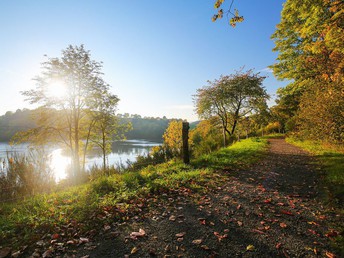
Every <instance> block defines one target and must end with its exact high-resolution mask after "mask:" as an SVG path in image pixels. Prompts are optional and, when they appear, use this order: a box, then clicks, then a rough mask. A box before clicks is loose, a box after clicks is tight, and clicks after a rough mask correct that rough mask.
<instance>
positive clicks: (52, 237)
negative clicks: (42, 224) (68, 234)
mask: <svg viewBox="0 0 344 258" xmlns="http://www.w3.org/2000/svg"><path fill="white" fill-rule="evenodd" d="M59 237H60V235H59V234H53V235H52V236H51V239H58V238H59Z"/></svg>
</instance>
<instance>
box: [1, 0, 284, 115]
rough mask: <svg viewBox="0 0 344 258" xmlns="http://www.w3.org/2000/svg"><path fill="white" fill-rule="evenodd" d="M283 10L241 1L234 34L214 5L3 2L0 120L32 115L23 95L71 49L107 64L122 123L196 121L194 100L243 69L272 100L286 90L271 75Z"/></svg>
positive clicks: (184, 0) (115, 0) (275, 3)
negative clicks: (12, 114)
mask: <svg viewBox="0 0 344 258" xmlns="http://www.w3.org/2000/svg"><path fill="white" fill-rule="evenodd" d="M283 2H285V1H282V0H263V1H258V0H235V2H234V6H235V7H236V8H237V9H239V12H240V14H241V15H244V17H245V21H244V22H243V23H241V24H238V25H237V27H236V28H232V27H230V26H229V25H227V21H226V19H222V20H219V21H217V22H215V23H213V22H211V17H212V15H213V14H214V13H215V9H214V8H213V3H214V1H213V0H173V1H161V0H131V1H126V0H121V1H120V0H102V1H99V0H49V1H48V0H34V1H32V0H21V1H19V0H1V1H0V28H1V34H2V37H1V38H2V39H1V41H0V56H1V59H0V87H1V95H0V101H1V106H0V115H2V114H4V113H5V112H6V111H9V110H11V111H15V110H16V109H18V108H24V107H26V108H34V107H33V106H30V105H29V104H28V103H27V102H24V97H23V96H22V95H21V94H20V91H23V90H28V89H31V88H34V82H33V81H32V78H33V77H35V76H36V75H38V74H39V73H40V63H42V62H43V61H45V60H46V59H45V58H44V55H45V54H46V55H48V56H49V57H59V56H60V54H61V50H62V49H64V48H66V47H67V46H68V45H69V44H72V45H80V44H84V45H85V47H86V49H88V50H90V51H91V56H92V58H93V59H94V60H96V61H102V62H103V72H104V73H105V75H104V78H105V81H106V82H107V83H109V84H110V85H111V89H112V92H113V93H114V94H116V95H118V97H119V98H120V103H119V112H121V113H131V114H140V115H142V116H154V117H156V116H160V117H162V116H164V115H165V116H167V117H168V118H183V119H188V120H189V121H194V120H197V116H196V115H195V114H194V108H193V101H192V95H193V94H195V93H196V90H197V89H198V88H201V87H202V86H204V85H206V84H207V80H214V79H216V78H218V77H219V76H220V75H221V74H230V73H233V72H234V71H235V70H239V69H240V67H243V66H245V68H246V69H251V68H253V69H255V71H256V72H258V71H261V72H262V74H263V75H267V76H269V77H268V78H267V79H266V80H265V82H264V86H265V87H266V88H267V90H268V92H269V93H270V94H274V93H275V92H276V89H277V88H279V87H282V86H284V85H286V83H285V82H280V81H277V80H276V79H275V78H274V76H273V74H272V73H271V72H270V71H268V69H267V67H268V66H269V65H271V64H273V63H274V62H275V58H276V56H277V53H273V52H272V48H273V47H274V44H273V42H272V41H271V39H270V36H271V34H272V33H273V32H274V30H275V26H276V24H277V23H279V21H280V12H281V10H282V4H283ZM225 4H227V5H228V4H229V0H227V1H226V2H225Z"/></svg>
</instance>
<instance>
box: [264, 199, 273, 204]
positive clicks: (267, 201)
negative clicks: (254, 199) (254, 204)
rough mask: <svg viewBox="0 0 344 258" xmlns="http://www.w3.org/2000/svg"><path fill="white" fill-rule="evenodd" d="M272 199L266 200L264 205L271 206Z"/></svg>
mask: <svg viewBox="0 0 344 258" xmlns="http://www.w3.org/2000/svg"><path fill="white" fill-rule="evenodd" d="M271 201H272V200H271V199H266V200H264V203H266V204H269V203H271Z"/></svg>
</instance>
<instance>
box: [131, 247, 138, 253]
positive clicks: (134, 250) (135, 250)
mask: <svg viewBox="0 0 344 258" xmlns="http://www.w3.org/2000/svg"><path fill="white" fill-rule="evenodd" d="M138 250H139V249H137V247H136V246H134V247H133V249H131V251H130V253H131V254H134V253H136V252H137V251H138Z"/></svg>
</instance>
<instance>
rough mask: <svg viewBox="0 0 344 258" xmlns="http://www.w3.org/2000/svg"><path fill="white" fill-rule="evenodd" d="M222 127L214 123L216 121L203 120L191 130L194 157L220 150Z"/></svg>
mask: <svg viewBox="0 0 344 258" xmlns="http://www.w3.org/2000/svg"><path fill="white" fill-rule="evenodd" d="M221 140H222V139H221V131H220V128H218V127H217V126H216V124H215V125H214V121H211V120H203V121H201V122H200V123H198V124H197V126H196V128H194V129H193V130H191V131H190V149H191V152H192V155H193V156H194V157H199V156H201V155H203V154H209V153H211V152H213V151H215V150H218V149H219V148H220V147H221V145H222V142H221Z"/></svg>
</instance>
